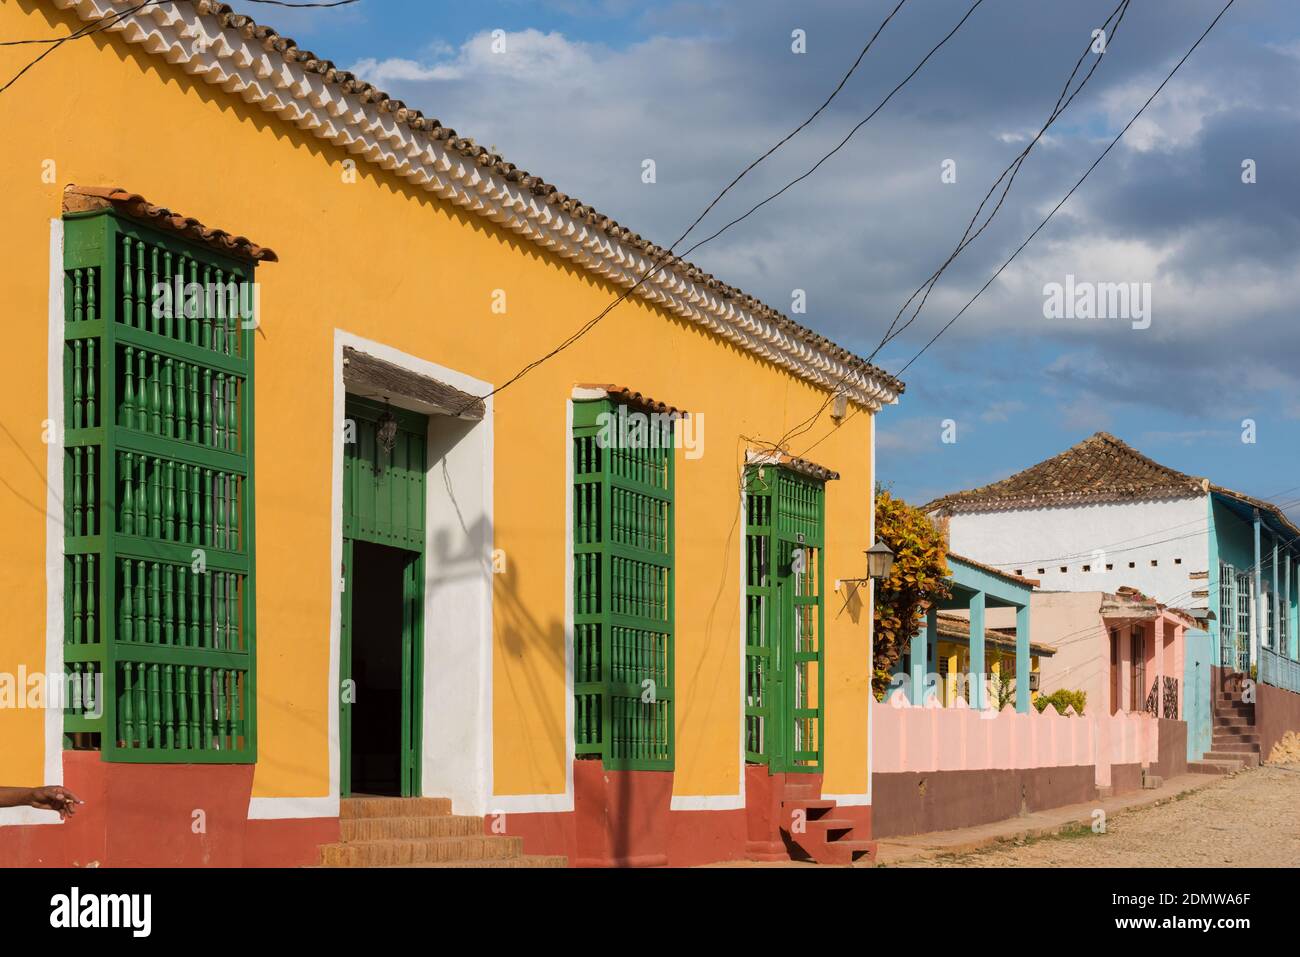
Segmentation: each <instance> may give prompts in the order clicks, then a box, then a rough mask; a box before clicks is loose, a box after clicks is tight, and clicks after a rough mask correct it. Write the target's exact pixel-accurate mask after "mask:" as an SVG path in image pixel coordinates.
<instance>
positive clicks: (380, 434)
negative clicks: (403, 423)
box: [375, 403, 397, 455]
mask: <svg viewBox="0 0 1300 957" xmlns="http://www.w3.org/2000/svg"><path fill="white" fill-rule="evenodd" d="M375 425H376V428H375V436H376V438H377V439H378V440H379V444H380V446H382V447H383V450H384V453H385V454H386V455H392V454H393V446H394V445H396V444H397V416H395V415H393V410H392V409H390V408H389V407H388V404H387V403H385V404H384V411H383V412H382V413H381V414H380V416H379V421H378V422H376V423H375Z"/></svg>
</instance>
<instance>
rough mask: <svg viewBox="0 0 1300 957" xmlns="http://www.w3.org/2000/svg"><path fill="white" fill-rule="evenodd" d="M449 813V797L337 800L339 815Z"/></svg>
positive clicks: (353, 816) (431, 814)
mask: <svg viewBox="0 0 1300 957" xmlns="http://www.w3.org/2000/svg"><path fill="white" fill-rule="evenodd" d="M450 813H451V798H440V797H418V798H399V797H350V798H344V799H343V800H341V801H339V817H340V818H341V819H343V820H347V819H350V818H358V817H434V816H436V815H442V814H450Z"/></svg>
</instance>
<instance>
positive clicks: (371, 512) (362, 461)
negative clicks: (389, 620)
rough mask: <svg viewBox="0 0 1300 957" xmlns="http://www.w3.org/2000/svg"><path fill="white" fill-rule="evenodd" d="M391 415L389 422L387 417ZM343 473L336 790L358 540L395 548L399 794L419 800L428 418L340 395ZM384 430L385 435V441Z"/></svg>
mask: <svg viewBox="0 0 1300 957" xmlns="http://www.w3.org/2000/svg"><path fill="white" fill-rule="evenodd" d="M390 417H391V418H390ZM346 418H347V432H346V434H345V436H344V438H345V446H344V447H345V457H344V469H343V501H344V507H343V568H342V589H343V594H342V600H341V602H340V619H341V620H340V641H339V650H340V655H339V679H340V696H339V771H340V774H339V787H340V793H341V794H342V795H344V796H347V795H348V794H350V793H351V789H352V745H353V712H352V709H353V707H354V706H355V705H356V704H357V703H358V702H357V697H356V692H357V689H356V686H355V684H354V673H353V660H354V655H353V653H354V643H355V641H356V640H357V637H358V628H359V625H360V623H359V622H358V621H356V620H355V612H356V603H355V601H354V585H355V583H356V568H355V563H356V561H357V560H358V554H357V553H358V548H357V543H358V542H368V543H371V544H375V545H383V546H386V547H388V548H391V549H400V553H401V555H402V556H403V561H402V565H401V576H402V581H401V602H402V607H401V719H400V726H399V727H395V728H394V729H393V733H394V735H397V736H400V793H401V795H402V796H403V797H412V796H418V795H419V794H420V776H421V775H420V751H421V741H422V735H421V729H422V714H423V707H422V699H423V684H424V683H423V680H422V675H423V667H424V652H423V648H424V535H425V533H424V515H425V498H424V495H425V478H424V476H425V461H426V460H425V443H426V436H427V434H428V420H427V418H426V417H425V416H423V415H420V414H418V413H414V412H409V411H407V410H405V409H390V408H388V407H387V406H386V405H383V404H380V403H377V402H373V401H369V400H366V399H362V398H357V397H354V396H348V398H347V405H346ZM385 432H388V433H391V435H390V436H388V437H387V440H386V436H385Z"/></svg>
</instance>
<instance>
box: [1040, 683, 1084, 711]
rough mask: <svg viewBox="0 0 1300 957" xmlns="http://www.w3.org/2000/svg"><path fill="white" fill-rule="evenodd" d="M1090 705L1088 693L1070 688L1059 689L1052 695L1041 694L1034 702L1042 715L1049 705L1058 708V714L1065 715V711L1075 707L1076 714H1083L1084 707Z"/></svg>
mask: <svg viewBox="0 0 1300 957" xmlns="http://www.w3.org/2000/svg"><path fill="white" fill-rule="evenodd" d="M1087 703H1088V693H1087V692H1086V691H1071V690H1070V689H1068V688H1057V689H1056V690H1055V691H1053V692H1052V693H1051V694H1040V695H1039V696H1038V697H1037V698H1036V699H1035V700H1034V707H1035V708H1037V709H1038V711H1039V713H1040V714H1041V713H1042V711H1043V709H1044V708H1046V707H1047V706H1048V705H1049V704H1050V705H1052V707H1054V708H1056V713H1057V714H1065V709H1066V708H1069V707H1071V706H1073V708H1074V713H1075V714H1083V707H1084V705H1086V704H1087Z"/></svg>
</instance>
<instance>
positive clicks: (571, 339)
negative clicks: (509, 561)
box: [475, 0, 984, 401]
mask: <svg viewBox="0 0 1300 957" xmlns="http://www.w3.org/2000/svg"><path fill="white" fill-rule="evenodd" d="M983 3H984V0H975V2H974V3H972V4H971V6H970V9H968V10H967V11H966V13H965V15H964V16H963V17H962V18H961V20H959V21H958V22H957V25H956V26H954V27H953V28H952V29H951V30H949V31H948V33H947V34H946V35H945V36H944V37H943V39H942V40H940V41H939V42H938V43H936V44H935V45H934V46H933V47H932V48H931V49H930V51H929V52H928V53H926V55H925V56H924V57H923V58H922V59H921V61H920V62H919V63H918V64H917V65H916V66H915V67H914V68H913V69H912V71H911V72H910V73H909V74H908V75H907V76H906V77H904V78H903V80H902V81H901V82H899V84H898V85H897V86H895V87H894V88H893V89H892V90H891V91H890V92H889V94H888V95H887V96H886V97H885V98H884V99H883V100H881V102H880V103H879V104H878V105H877V106H876V108H875V109H874V110H872V111H871V113H870V114H868V115H867V116H866V117H865V118H864V119H862V120H861V121H860V122H859V123H858V124H857V125H856V126H854V127H853V129H852V130H851V131H850V132H849V134H848V136H846V137H844V139H843V140H841V141H840V143H839V144H838V145H837V146H835V148H834V149H832V150H831V151H830V152H828V153H826V154H825V155H824V156H822V158H821V159H819V160H818V161H817V162H816V163H815V164H814V165H813V166H812V168H811V169H809V170H808V171H806V172H805V173H803V174H802V175H800V176H798V177H796V178H795V179H793V180H791V181H790V182H789V183H787V184H786V185H785V186H783V187H781V189H779V190H777V191H776V192H775V193H773V194H771V195H770V196H768V197H767V198H766V199H764V200H763V201H762V202H760V203H758V204H756V205H754V206H753V207H751V208H750V209H749V210H748V211H747V212H745V213H744V214H743V215H741V216H738V217H737V218H735V219H733V220H731V221H730V222H729V223H727V224H726V225H725V226H723V227H722V228H720V229H718V230H717V231H715V232H713V233H712V234H710V235H709V236H707V237H705V238H704V239H702V240H700V241H699V242H697V243H695V244H694V245H693V246H691V247H690V249H688V250H686V251H685V252H683V253H673V252H672V248H669V249H668V250H665V251H664V255H663V256H662V257H657V258H656V259H655V261H654V262H652V263H651V264H650V266H649V267H648V268H647V269H646V270H645V272H643V273H642V274H641V276H640V278H638V279H637V280H636V281H635V282H634V283H633V284H632V285H631V286H630V287H629V288H628V289H626V290H624V291H623V292H622V293H620V294H619V295H618V297H617V298H615V299H614V301H613V302H611V303H610V304H609V305H607V306H606V307H605V308H604V309H602V310H601V311H600V312H599V313H597V314H596V315H595V316H594V317H592V318H591V319H589V320H588V321H587V322H586V323H584V324H583V325H582V326H581V327H579V328H578V329H577V331H575V332H573V333H571V334H570V335H569V336H568V337H567V338H565V339H564V340H563V341H562V342H561V343H560V344H559V345H557V346H556V347H555V348H554V349H552V350H551V351H550V352H547V353H546V354H544V355H542V356H540V357H539V358H537V359H534V360H532V361H531V362H529V363H527V364H526V365H524V366H523V368H521V369H520V370H519V371H518V372H516V373H515V374H514V375H512V376H511V377H510V378H509V379H507V380H506V381H505V382H503V383H502V384H501V385H499V386H497V387H495V388H493V389H491V390H490V391H489V392H487V393H486V394H484V395H482V396H478V397H476V399H475V401H483V400H485V399H488V398H491V397H492V396H494V395H497V394H498V393H500V392H502V391H504V390H505V389H507V388H509V387H510V386H511V385H513V384H514V383H516V382H518V381H519V380H520V379H522V378H523V377H524V376H526V375H527V374H528V373H529V372H531V371H532V370H533V369H535V368H537V367H538V366H540V365H542V364H543V363H544V362H546V361H547V360H549V359H552V358H554V357H555V356H556V355H558V354H559V353H561V352H563V351H564V350H565V349H567V348H569V347H570V346H571V345H573V344H574V343H575V342H577V341H578V340H579V339H581V338H582V337H583V336H585V335H586V334H587V333H588V332H590V331H591V330H592V329H593V328H595V327H596V325H597V324H599V322H600V321H601V320H602V319H604V318H605V316H607V315H609V313H610V312H612V311H613V310H614V309H615V308H616V307H617V306H618V305H619V304H620V303H622V302H623V300H625V299H627V297H628V296H630V295H631V294H632V293H633V292H635V291H636V290H637V289H638V288H640V286H641V284H642V283H644V282H645V281H646V280H647V279H648V278H649V277H650V276H652V275H654V274H655V273H657V272H661V271H663V270H665V269H668V268H670V267H671V266H673V265H674V264H676V263H678V262H680V261H681V260H683V259H685V258H686V257H687V256H689V255H690V254H691V253H692V252H694V251H695V250H697V249H699V248H700V247H701V246H703V245H705V244H706V243H709V242H712V241H713V240H714V239H717V238H718V237H719V236H721V235H722V234H723V233H725V232H726V231H727V230H729V229H730V228H731V227H732V226H735V225H737V224H738V223H741V222H743V221H744V220H746V219H748V218H749V217H750V216H751V215H753V214H754V213H755V212H757V211H758V210H759V209H761V208H762V207H763V206H766V205H767V204H768V203H770V202H771V201H772V200H774V199H776V198H777V197H778V196H780V195H781V194H783V193H785V192H786V191H787V190H788V189H790V188H791V187H792V186H794V185H795V184H796V183H799V182H801V181H802V180H804V179H807V178H808V177H809V176H811V175H812V174H813V173H814V172H816V171H817V169H818V168H819V167H820V166H821V165H822V164H823V163H825V162H826V161H827V160H828V159H830V157H832V156H834V155H835V154H836V153H837V152H839V151H840V149H842V148H843V147H844V145H845V144H847V143H848V141H849V140H850V139H852V137H853V136H854V134H856V133H857V132H858V130H860V129H861V128H862V127H863V126H865V125H866V124H867V123H868V122H870V120H871V119H872V118H873V117H875V116H876V114H877V113H879V112H880V111H881V110H882V109H883V108H884V106H885V104H886V103H888V102H889V101H890V100H891V99H892V98H893V97H894V94H896V93H897V92H898V91H899V90H901V89H902V88H903V87H904V86H906V85H907V84H908V83H909V82H910V81H911V79H912V78H913V77H914V76H916V74H917V73H919V72H920V70H921V68H922V67H923V66H925V64H926V63H927V62H928V61H929V59H930V58H931V57H932V56H934V54H935V53H936V52H938V50H939V49H940V48H941V47H943V46H944V45H945V44H946V43H947V42H948V41H949V40H950V39H952V37H953V35H954V34H956V32H957V31H958V30H960V29H961V27H962V26H963V25H964V24H965V23H966V21H967V20H968V19H970V16H971V14H973V13H974V12H975V11H976V10H977V9H978V8H979V7H980V6H981V5H982V4H983ZM895 9H897V8H895ZM889 16H890V17H892V16H893V13H892V12H891V13H890V14H889ZM886 22H887V21H886ZM882 28H883V27H882ZM878 33H879V30H877V34H878ZM872 39H873V40H874V39H875V38H874V36H873V38H872ZM864 52H865V51H864ZM850 72H852V71H850ZM841 86H842V82H841ZM837 92H838V88H837ZM824 108H825V104H823V106H822V107H821V108H820V109H824ZM801 128H802V127H800V128H799V129H801ZM795 132H798V129H796V130H795ZM791 135H793V134H791ZM787 139H789V137H787ZM782 142H785V141H784V140H783V141H782ZM777 145H778V147H779V146H780V145H781V144H777ZM770 152H771V151H769V154H770ZM762 158H763V157H760V159H759V161H761V160H762ZM753 165H757V163H754V164H751V167H752V166H753ZM741 175H742V176H743V175H744V174H743V173H742V174H741ZM732 185H734V182H733V184H732ZM730 188H731V187H730V186H728V187H726V189H724V190H723V192H724V193H725V192H726V190H727V189H730ZM721 195H722V194H719V196H718V197H717V198H715V200H714V202H713V203H711V204H710V207H709V208H712V206H713V205H714V204H716V202H717V199H720V198H721ZM702 218H703V216H702V215H701V216H700V217H698V218H697V219H696V223H698V222H699V220H700V219H702ZM694 227H695V224H692V225H691V227H690V228H688V229H687V231H686V232H687V233H689V232H690V231H691V230H692V229H694ZM685 235H686V233H683V237H684V236H685ZM680 241H681V240H678V242H680ZM675 246H676V243H674V247H675Z"/></svg>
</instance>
